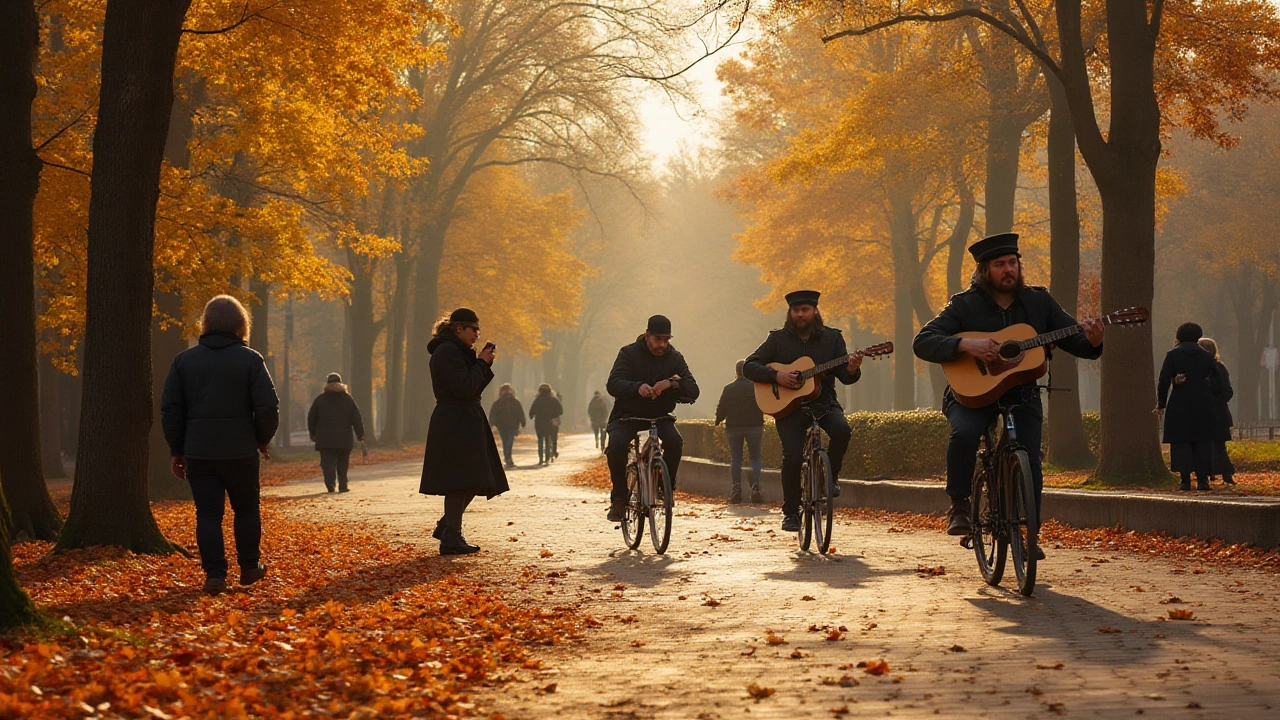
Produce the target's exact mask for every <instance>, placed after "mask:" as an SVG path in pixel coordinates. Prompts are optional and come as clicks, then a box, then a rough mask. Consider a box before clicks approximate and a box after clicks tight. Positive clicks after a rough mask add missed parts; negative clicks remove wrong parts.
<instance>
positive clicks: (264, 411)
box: [160, 335, 280, 460]
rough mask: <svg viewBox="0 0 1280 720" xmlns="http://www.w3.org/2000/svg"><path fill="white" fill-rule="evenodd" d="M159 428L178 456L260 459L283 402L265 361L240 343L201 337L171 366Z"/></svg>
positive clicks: (162, 398)
mask: <svg viewBox="0 0 1280 720" xmlns="http://www.w3.org/2000/svg"><path fill="white" fill-rule="evenodd" d="M160 424H161V426H162V428H163V429H164V439H165V441H166V442H167V443H169V452H170V453H171V454H172V455H173V456H174V457H177V456H180V455H182V456H186V457H188V458H196V459H200V460H233V459H240V458H250V457H253V456H254V455H256V454H257V453H258V447H259V446H260V445H266V444H267V443H269V442H271V438H272V437H273V436H274V435H275V434H276V428H277V427H278V426H279V425H280V401H279V399H278V398H277V397H276V388H275V385H274V384H272V382H271V374H270V373H269V372H267V365H266V363H265V362H263V360H262V356H261V355H259V354H258V352H257V351H256V350H252V349H250V348H249V346H248V345H246V344H245V343H244V341H243V340H241V339H240V338H236V337H231V336H229V335H202V336H201V337H200V343H199V344H198V345H196V346H195V347H192V348H188V349H186V350H183V351H182V352H180V353H178V355H177V357H175V358H174V359H173V363H172V364H170V365H169V375H168V377H166V378H165V381H164V393H163V394H162V395H161V396H160Z"/></svg>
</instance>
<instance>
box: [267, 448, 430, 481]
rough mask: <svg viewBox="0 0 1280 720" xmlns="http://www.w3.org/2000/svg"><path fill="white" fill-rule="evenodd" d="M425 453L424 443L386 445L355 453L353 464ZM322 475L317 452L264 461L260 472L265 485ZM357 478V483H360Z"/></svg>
mask: <svg viewBox="0 0 1280 720" xmlns="http://www.w3.org/2000/svg"><path fill="white" fill-rule="evenodd" d="M422 453H423V446H422V445H406V446H404V447H386V448H382V447H379V448H370V449H369V455H368V456H367V457H360V456H358V455H355V454H354V453H353V455H352V458H351V464H352V467H353V468H358V467H360V466H361V465H377V464H379V463H386V462H399V461H402V460H421V459H422ZM319 477H320V455H319V453H316V454H315V455H313V456H310V457H308V456H305V455H304V456H294V457H290V458H288V459H287V460H285V461H283V462H281V461H277V460H272V461H270V462H264V463H262V469H261V472H260V478H261V483H262V486H263V487H275V486H277V485H284V484H285V483H289V482H293V481H295V480H310V479H312V478H319ZM358 482H359V481H358V479H357V484H358Z"/></svg>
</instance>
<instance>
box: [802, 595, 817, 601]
mask: <svg viewBox="0 0 1280 720" xmlns="http://www.w3.org/2000/svg"><path fill="white" fill-rule="evenodd" d="M800 599H801V600H804V601H806V602H808V601H810V600H816V599H817V598H815V597H814V596H812V595H805V596H804V597H802V598H800Z"/></svg>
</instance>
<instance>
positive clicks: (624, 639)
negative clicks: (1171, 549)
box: [268, 435, 1280, 720]
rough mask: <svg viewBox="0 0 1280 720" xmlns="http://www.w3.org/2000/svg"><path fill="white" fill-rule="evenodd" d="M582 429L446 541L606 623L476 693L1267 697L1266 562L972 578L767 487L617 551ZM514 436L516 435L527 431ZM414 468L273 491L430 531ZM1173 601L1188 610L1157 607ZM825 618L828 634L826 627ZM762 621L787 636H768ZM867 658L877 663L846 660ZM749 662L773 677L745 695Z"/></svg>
mask: <svg viewBox="0 0 1280 720" xmlns="http://www.w3.org/2000/svg"><path fill="white" fill-rule="evenodd" d="M591 444H592V440H591V437H590V436H587V435H582V436H568V437H566V438H563V439H562V440H561V459H560V461H559V462H557V463H556V464H555V465H552V466H550V467H547V468H536V467H525V468H523V469H520V470H517V471H514V472H512V473H511V485H512V488H513V489H512V492H511V493H509V494H507V495H504V496H502V497H501V498H498V499H495V500H493V501H491V502H484V501H483V500H481V501H477V503H476V504H474V505H473V509H472V510H470V511H468V514H467V519H466V520H467V522H466V534H467V538H468V539H469V540H471V541H472V542H475V543H477V544H479V545H481V546H483V547H484V552H481V553H479V554H477V555H474V556H469V557H467V558H464V559H459V560H456V561H455V562H457V563H458V564H459V565H460V566H462V567H463V568H465V569H466V571H467V572H470V573H473V574H475V575H478V576H482V577H485V578H487V579H489V580H491V581H492V582H494V583H495V584H497V585H499V586H500V587H502V588H503V589H504V592H505V593H507V594H510V595H520V596H524V597H531V598H541V599H542V600H543V601H544V602H547V603H549V604H556V605H574V604H576V605H577V606H579V607H580V608H581V611H582V612H583V613H584V614H590V615H591V616H592V617H593V618H594V619H595V620H597V621H599V622H600V623H601V626H600V627H599V628H597V629H595V630H593V631H591V632H589V633H588V634H587V636H586V637H585V639H584V640H583V641H582V642H579V643H573V644H571V645H565V646H560V647H554V648H548V650H547V652H546V654H545V667H546V669H544V670H542V671H540V672H526V673H523V674H522V675H521V676H520V681H519V682H516V683H511V684H505V685H498V686H496V687H494V688H493V689H492V690H489V691H486V692H484V693H482V694H481V695H480V696H479V697H478V698H477V702H478V706H479V707H480V708H483V709H485V710H486V712H500V713H502V714H503V715H504V716H505V717H506V718H540V717H557V718H609V719H618V720H622V719H627V718H738V717H747V718H784V717H785V718H795V717H828V718H830V717H841V716H842V715H841V714H840V712H839V711H841V710H847V712H849V713H850V714H851V715H854V716H863V715H893V716H907V717H914V716H923V715H941V716H946V717H978V716H999V717H1018V718H1025V717H1050V716H1056V715H1068V716H1075V717H1095V716H1101V717H1120V716H1124V717H1131V716H1134V715H1144V714H1145V715H1147V716H1155V717H1161V718H1164V717H1205V718H1236V717H1263V716H1276V715H1277V714H1280V627H1277V620H1276V618H1277V616H1278V615H1280V612H1278V611H1280V576H1276V575H1266V574H1260V573H1253V572H1244V571H1229V570H1224V569H1221V568H1217V567H1212V566H1206V567H1204V568H1200V567H1197V566H1195V565H1192V564H1186V565H1183V564H1179V563H1176V562H1170V561H1167V560H1160V559H1147V558H1144V557H1141V556H1137V555H1133V554H1129V553H1114V552H1112V553H1108V552H1101V553H1099V551H1097V550H1088V551H1080V550H1072V549H1066V548H1054V547H1050V548H1047V551H1048V553H1049V559H1048V561H1047V562H1045V563H1044V564H1042V565H1041V568H1042V569H1041V578H1042V584H1041V585H1040V586H1039V588H1038V590H1037V592H1036V596H1035V597H1034V598H1031V599H1025V598H1022V597H1020V596H1018V595H1017V594H1015V593H1011V592H1008V591H1006V590H1003V589H998V588H990V587H988V586H986V585H984V584H983V583H982V581H981V579H980V577H979V576H978V572H977V568H976V567H975V565H974V560H973V555H972V553H971V552H970V551H966V550H963V549H961V548H960V547H958V546H957V545H956V544H955V543H954V542H953V541H951V540H950V539H949V538H946V537H944V536H942V535H940V534H936V533H932V532H913V531H909V530H908V531H902V530H900V529H899V528H894V527H890V526H889V525H886V524H883V523H874V522H863V521H850V522H840V523H839V524H838V525H837V527H836V529H835V531H834V538H835V539H834V541H833V543H832V544H833V545H834V546H835V547H836V548H837V553H836V554H835V555H833V556H828V557H822V556H818V555H810V554H806V553H800V552H798V551H797V550H796V549H795V542H794V535H790V534H783V533H781V532H780V531H778V530H777V526H778V523H779V521H780V517H779V515H778V513H777V510H776V509H769V510H766V509H760V508H741V509H733V510H729V509H728V508H726V507H725V506H723V505H722V504H718V503H715V504H713V503H689V502H686V503H682V504H680V505H678V506H677V517H676V519H675V521H674V523H673V525H674V530H673V534H672V542H671V548H670V550H669V551H668V553H667V555H666V556H665V557H663V556H657V555H655V554H654V553H653V552H652V548H651V547H650V546H649V543H648V539H647V538H646V540H645V543H644V544H643V545H641V551H639V552H629V551H625V550H623V549H622V547H621V537H620V533H619V532H618V531H617V530H616V529H615V526H614V525H613V524H611V523H608V522H606V521H605V519H604V514H605V510H606V508H607V498H606V497H605V492H604V491H602V490H597V489H593V488H584V487H576V486H572V485H569V484H568V483H566V482H565V478H567V477H568V476H569V475H571V474H572V473H574V472H576V471H578V470H581V469H583V468H584V467H586V466H587V465H588V464H589V463H590V462H593V461H594V460H595V459H596V458H598V457H599V456H598V455H597V454H596V452H595V451H594V450H593V449H592V448H591ZM520 450H521V451H523V456H524V457H525V458H526V459H527V458H529V457H531V456H532V451H531V450H530V448H529V446H528V445H524V446H523V447H522V448H520ZM419 468H420V463H400V464H395V465H386V466H375V467H371V468H368V469H361V468H359V467H358V466H357V467H355V468H353V480H352V488H353V492H352V493H350V494H349V495H345V496H325V494H324V493H323V485H321V483H320V482H319V481H318V480H316V481H313V482H311V483H306V484H303V483H297V484H293V485H288V486H285V487H281V488H271V489H269V490H268V491H269V492H272V493H273V494H277V495H282V496H289V497H296V498H308V497H312V496H316V495H318V497H314V498H313V499H311V500H308V501H306V502H299V503H290V504H289V505H288V507H289V508H290V509H291V511H292V512H297V513H300V514H304V515H308V516H313V517H314V516H320V517H325V518H346V519H350V520H352V521H357V522H365V523H369V524H371V525H373V526H379V525H381V526H384V527H385V528H386V529H387V531H388V532H390V533H392V535H393V536H394V537H395V538H396V539H400V540H403V541H405V542H415V543H421V544H422V545H423V547H424V551H426V552H431V553H434V552H435V543H434V542H433V541H431V539H430V537H428V535H429V531H430V528H431V527H432V526H433V525H434V522H435V520H436V518H438V517H439V514H440V501H439V499H438V498H426V497H423V496H420V495H418V494H417V492H416V491H417V485H418V473H419ZM316 488H319V489H320V491H321V492H320V493H316ZM940 567H941V568H945V570H944V572H943V574H933V573H926V572H920V571H918V569H920V570H924V569H928V568H934V569H936V568H940ZM1170 598H1179V599H1180V600H1181V602H1169V600H1170ZM1170 610H1188V611H1191V612H1192V613H1194V619H1192V620H1168V619H1167V618H1168V617H1169V611H1170ZM841 628H843V632H840V630H841ZM832 630H835V631H836V633H835V634H839V635H840V637H839V639H831V640H829V639H828V634H829V633H831V631H832ZM771 634H772V635H773V638H775V642H776V641H777V640H780V641H781V642H780V643H778V644H770V635H771ZM835 634H832V637H834V636H835ZM878 660H883V661H885V662H887V663H888V666H889V670H888V672H887V673H885V674H883V675H879V676H875V675H871V674H868V673H866V672H864V670H863V669H859V668H858V667H856V666H857V664H858V663H859V662H864V661H878ZM753 683H754V684H756V685H758V686H761V687H763V688H768V689H771V690H773V693H772V694H771V695H769V696H768V697H765V698H763V699H759V700H756V699H753V698H752V697H751V696H750V695H749V694H748V690H747V686H748V685H749V684H753ZM552 684H554V688H548V686H550V685H552ZM548 689H550V691H548ZM761 692H763V691H761Z"/></svg>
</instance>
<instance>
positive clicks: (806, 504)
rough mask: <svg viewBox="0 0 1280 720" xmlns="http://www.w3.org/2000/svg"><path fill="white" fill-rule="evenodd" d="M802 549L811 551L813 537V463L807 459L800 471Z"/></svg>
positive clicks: (799, 537) (800, 537) (800, 538)
mask: <svg viewBox="0 0 1280 720" xmlns="http://www.w3.org/2000/svg"><path fill="white" fill-rule="evenodd" d="M796 535H797V536H798V537H797V539H798V540H799V541H800V549H801V550H803V551H804V552H808V551H809V545H810V542H811V541H812V539H813V463H810V462H808V461H805V464H804V467H803V468H802V469H801V471H800V531H799V532H798V533H796Z"/></svg>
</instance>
